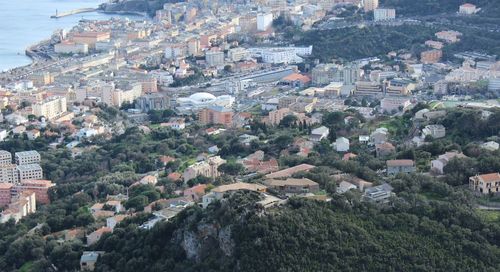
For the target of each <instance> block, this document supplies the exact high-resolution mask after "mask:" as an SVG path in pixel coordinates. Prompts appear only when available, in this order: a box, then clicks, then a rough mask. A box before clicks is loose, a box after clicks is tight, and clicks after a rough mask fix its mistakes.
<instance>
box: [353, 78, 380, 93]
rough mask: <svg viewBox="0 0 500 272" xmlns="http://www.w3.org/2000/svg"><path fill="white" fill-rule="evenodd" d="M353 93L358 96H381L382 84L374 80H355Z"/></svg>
mask: <svg viewBox="0 0 500 272" xmlns="http://www.w3.org/2000/svg"><path fill="white" fill-rule="evenodd" d="M354 94H355V95H360V96H382V95H384V90H383V88H382V84H380V83H379V82H374V81H358V82H356V89H355V91H354Z"/></svg>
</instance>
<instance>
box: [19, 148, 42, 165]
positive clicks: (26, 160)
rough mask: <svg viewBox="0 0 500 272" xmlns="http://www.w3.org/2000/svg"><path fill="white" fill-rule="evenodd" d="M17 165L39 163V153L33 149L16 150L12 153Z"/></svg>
mask: <svg viewBox="0 0 500 272" xmlns="http://www.w3.org/2000/svg"><path fill="white" fill-rule="evenodd" d="M14 157H15V160H16V164H17V165H25V164H34V163H40V161H41V157H40V153H38V152H37V151H35V150H30V151H23V152H16V153H15V154H14Z"/></svg>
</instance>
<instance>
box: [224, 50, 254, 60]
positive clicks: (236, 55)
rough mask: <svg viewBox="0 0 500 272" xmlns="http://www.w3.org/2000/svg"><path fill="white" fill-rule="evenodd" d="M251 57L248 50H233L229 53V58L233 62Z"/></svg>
mask: <svg viewBox="0 0 500 272" xmlns="http://www.w3.org/2000/svg"><path fill="white" fill-rule="evenodd" d="M249 55H250V53H249V52H248V50H246V49H245V48H242V47H237V48H231V49H229V51H228V52H227V56H228V58H229V59H230V60H231V61H233V62H236V61H241V60H244V59H247V58H248V56H249Z"/></svg>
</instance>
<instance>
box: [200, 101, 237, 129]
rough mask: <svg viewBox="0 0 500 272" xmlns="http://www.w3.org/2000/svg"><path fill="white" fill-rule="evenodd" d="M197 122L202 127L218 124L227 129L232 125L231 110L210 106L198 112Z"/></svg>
mask: <svg viewBox="0 0 500 272" xmlns="http://www.w3.org/2000/svg"><path fill="white" fill-rule="evenodd" d="M198 121H199V122H200V123H201V124H202V125H210V124H218V125H224V126H226V127H228V126H231V125H232V123H233V110H231V109H228V108H225V107H221V106H211V107H208V108H205V109H202V110H201V111H200V112H198Z"/></svg>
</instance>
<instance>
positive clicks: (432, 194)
mask: <svg viewBox="0 0 500 272" xmlns="http://www.w3.org/2000/svg"><path fill="white" fill-rule="evenodd" d="M420 195H421V196H423V197H425V198H427V199H428V200H443V197H442V196H441V195H439V194H437V193H435V192H424V193H420Z"/></svg>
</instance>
